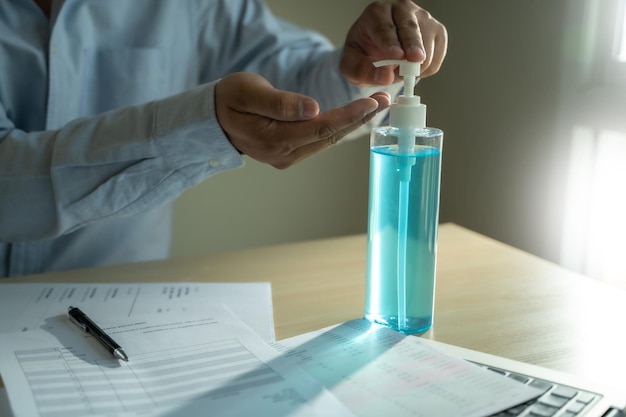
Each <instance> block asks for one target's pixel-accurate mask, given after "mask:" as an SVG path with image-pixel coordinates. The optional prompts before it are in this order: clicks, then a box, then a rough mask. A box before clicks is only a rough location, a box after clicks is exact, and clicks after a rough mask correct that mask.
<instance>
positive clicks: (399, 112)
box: [374, 59, 426, 146]
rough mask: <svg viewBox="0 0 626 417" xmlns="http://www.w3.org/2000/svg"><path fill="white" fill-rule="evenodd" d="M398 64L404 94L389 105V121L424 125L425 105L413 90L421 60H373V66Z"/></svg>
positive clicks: (406, 125) (405, 125)
mask: <svg viewBox="0 0 626 417" xmlns="http://www.w3.org/2000/svg"><path fill="white" fill-rule="evenodd" d="M387 65H398V66H399V67H400V69H399V73H400V76H402V77H404V94H403V95H401V96H398V98H397V101H396V102H395V103H394V104H393V105H392V106H391V113H390V116H389V123H390V125H391V126H393V127H398V128H403V129H416V128H423V127H425V126H426V106H425V105H424V104H422V103H421V99H420V97H419V96H416V95H415V94H414V92H413V89H414V87H415V82H416V80H418V79H419V77H420V68H421V65H422V63H421V62H411V61H405V60H399V59H387V60H384V61H376V62H374V66H375V67H384V66H387ZM407 146H408V145H407Z"/></svg>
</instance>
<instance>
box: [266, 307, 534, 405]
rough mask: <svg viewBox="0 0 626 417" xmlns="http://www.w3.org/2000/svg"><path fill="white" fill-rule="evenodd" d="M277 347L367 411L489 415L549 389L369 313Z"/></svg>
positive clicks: (347, 402)
mask: <svg viewBox="0 0 626 417" xmlns="http://www.w3.org/2000/svg"><path fill="white" fill-rule="evenodd" d="M272 345H273V346H274V347H275V348H276V349H277V350H278V351H280V352H283V353H284V354H285V356H287V357H289V358H291V359H292V360H294V361H295V363H297V364H298V365H299V366H300V367H302V368H303V369H304V370H306V371H307V372H308V373H309V374H310V375H312V376H314V377H315V378H316V379H317V380H318V381H320V382H321V383H323V384H324V386H326V388H328V389H329V390H330V391H331V392H332V393H333V394H335V395H336V396H337V398H338V399H339V400H341V401H342V402H343V403H344V404H345V405H346V406H348V408H349V409H350V410H351V411H352V412H354V413H355V414H356V415H357V416H361V417H370V416H371V417H380V416H394V417H404V416H407V417H408V416H411V417H420V416H423V417H432V416H437V417H447V416H449V417H484V416H488V415H492V414H495V413H497V412H500V411H502V410H505V409H508V408H510V407H513V406H515V405H517V404H520V403H523V402H526V401H528V400H531V399H533V398H535V397H537V396H539V395H540V394H542V391H540V390H538V389H536V388H533V387H529V386H526V385H523V384H521V383H519V382H517V381H514V380H512V379H510V378H506V377H504V376H501V375H498V374H496V373H494V372H491V371H488V370H486V369H483V368H481V367H478V366H476V365H473V364H471V363H469V362H467V361H465V360H463V359H461V358H456V357H453V356H451V355H448V354H447V353H444V352H442V351H440V350H438V349H435V348H434V347H432V346H429V345H427V344H426V343H423V342H421V341H420V339H419V338H417V337H414V336H404V335H402V334H400V333H397V332H395V331H393V330H390V329H388V328H386V327H383V326H379V325H376V324H372V323H370V322H369V321H367V320H364V319H361V320H353V321H349V322H346V323H343V324H341V325H338V326H334V327H331V328H328V329H323V330H320V331H317V332H312V333H307V334H304V335H300V336H296V337H293V338H290V339H285V340H282V341H279V342H276V343H273V344H272Z"/></svg>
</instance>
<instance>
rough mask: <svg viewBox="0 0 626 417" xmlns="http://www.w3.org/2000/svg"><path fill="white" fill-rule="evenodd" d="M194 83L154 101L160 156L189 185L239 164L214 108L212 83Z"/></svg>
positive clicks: (155, 139)
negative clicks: (194, 85) (174, 93)
mask: <svg viewBox="0 0 626 417" xmlns="http://www.w3.org/2000/svg"><path fill="white" fill-rule="evenodd" d="M217 82H218V81H214V82H211V83H208V84H203V85H201V86H198V87H195V88H193V89H191V90H187V91H185V92H183V93H180V94H177V95H174V96H171V97H168V98H165V99H163V100H159V101H157V102H156V112H155V119H154V129H153V131H154V141H155V143H156V144H157V146H158V147H159V148H160V150H161V153H162V156H163V157H164V158H165V159H166V160H167V161H168V162H169V163H170V164H171V165H172V167H173V168H174V169H175V170H176V171H177V172H179V173H180V174H182V175H183V176H184V177H186V178H187V179H188V181H189V182H190V184H189V185H193V184H196V183H199V182H201V181H202V180H204V179H206V178H207V177H209V176H211V175H214V174H217V173H218V172H221V171H225V170H229V169H235V168H239V167H241V166H243V158H242V156H241V154H240V153H239V152H238V151H237V149H236V148H235V147H234V146H233V145H232V144H231V143H230V141H229V140H228V138H227V136H226V134H225V132H224V131H223V130H222V128H221V126H220V124H219V122H218V120H217V116H216V112H215V85H216V84H217Z"/></svg>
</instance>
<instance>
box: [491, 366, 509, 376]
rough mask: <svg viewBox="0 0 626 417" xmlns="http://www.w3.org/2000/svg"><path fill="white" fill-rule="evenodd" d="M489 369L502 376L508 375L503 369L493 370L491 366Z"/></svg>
mask: <svg viewBox="0 0 626 417" xmlns="http://www.w3.org/2000/svg"><path fill="white" fill-rule="evenodd" d="M487 369H489V370H490V371H493V372H495V373H497V374H500V375H506V372H504V371H503V370H502V369H498V368H492V367H491V366H488V367H487Z"/></svg>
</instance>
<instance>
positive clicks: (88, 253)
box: [0, 0, 361, 276]
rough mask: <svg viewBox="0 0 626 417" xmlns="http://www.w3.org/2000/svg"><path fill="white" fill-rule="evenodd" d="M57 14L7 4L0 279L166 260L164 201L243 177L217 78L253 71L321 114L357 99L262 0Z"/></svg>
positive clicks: (182, 1)
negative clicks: (218, 179) (209, 182)
mask: <svg viewBox="0 0 626 417" xmlns="http://www.w3.org/2000/svg"><path fill="white" fill-rule="evenodd" d="M53 3H54V4H53V13H52V18H51V19H50V20H48V19H47V18H46V17H45V16H44V14H43V13H42V12H41V10H40V9H39V8H38V7H37V6H36V4H35V2H34V1H33V0H9V1H6V0H2V1H0V242H1V243H0V276H15V275H23V274H32V273H39V272H45V271H52V270H62V269H71V268H81V267H91V266H98V265H107V264H114V263H126V262H136V261H144V260H151V259H158V258H163V257H166V256H167V255H168V252H169V243H170V227H171V221H170V220H171V205H170V203H171V202H172V200H173V199H175V198H176V197H177V196H178V195H179V194H180V193H182V192H183V191H184V190H185V189H186V188H188V187H191V186H193V185H195V184H198V183H199V182H201V181H203V180H205V179H206V178H208V177H210V176H211V175H215V174H217V173H219V172H222V171H225V170H230V169H234V168H238V167H241V166H242V165H243V159H242V157H241V155H240V154H239V152H237V150H236V149H235V148H234V147H233V146H232V145H231V144H230V142H229V141H228V139H227V138H226V136H225V134H224V132H223V131H222V129H221V128H220V126H219V124H218V122H217V120H216V116H215V108H214V87H215V83H216V82H217V81H216V80H219V79H220V78H221V77H223V76H225V75H227V74H229V73H233V72H236V71H251V72H256V73H259V74H261V75H263V76H264V77H265V78H267V79H268V80H269V81H270V82H271V83H272V84H273V85H274V86H276V87H278V88H281V89H285V90H292V91H299V92H302V93H304V94H308V95H311V96H313V97H315V98H316V99H317V100H318V101H319V102H320V105H321V107H322V109H328V108H330V107H335V106H338V105H343V104H345V103H347V102H348V101H350V100H352V99H354V98H355V97H357V96H359V95H361V94H360V93H361V91H360V90H359V89H357V88H356V87H353V86H351V85H349V84H348V83H347V82H346V81H345V80H343V79H342V77H341V76H340V75H339V73H338V61H339V52H338V51H335V50H334V49H333V48H332V46H331V45H330V44H329V42H328V41H327V40H326V39H324V38H323V37H321V36H319V35H317V34H315V33H312V32H309V31H304V30H302V29H300V28H296V27H295V26H293V25H291V24H288V23H286V22H284V21H281V20H279V19H277V18H276V17H274V16H273V15H271V14H270V12H269V11H268V9H267V8H266V7H265V6H264V5H263V4H262V3H261V2H260V1H257V0H65V1H61V0H57V1H55V2H53ZM241 186H242V187H245V186H246V185H245V184H241ZM215 238H216V239H219V236H216V237H215Z"/></svg>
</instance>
